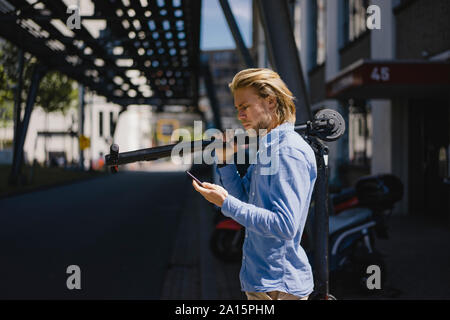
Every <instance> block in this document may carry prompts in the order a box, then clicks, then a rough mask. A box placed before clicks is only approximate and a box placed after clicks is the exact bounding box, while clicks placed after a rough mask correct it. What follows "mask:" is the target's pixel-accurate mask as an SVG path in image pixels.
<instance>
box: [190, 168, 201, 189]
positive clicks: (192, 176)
mask: <svg viewBox="0 0 450 320" xmlns="http://www.w3.org/2000/svg"><path fill="white" fill-rule="evenodd" d="M186 173H187V174H188V175H189V176H190V177H191V178H192V179H194V180H195V181H196V182H197V183H198V184H199V185H200V186H202V187H203V188H204V187H205V186H204V185H203V183H202V182H201V181H200V180H198V179H197V178H196V177H195V176H194V175H193V174H192V173H190V172H189V170H187V171H186Z"/></svg>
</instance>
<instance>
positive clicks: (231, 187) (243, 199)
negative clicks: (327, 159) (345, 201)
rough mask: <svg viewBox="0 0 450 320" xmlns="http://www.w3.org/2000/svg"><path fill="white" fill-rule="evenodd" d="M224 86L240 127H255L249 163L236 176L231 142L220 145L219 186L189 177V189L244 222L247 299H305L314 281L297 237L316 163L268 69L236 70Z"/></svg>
mask: <svg viewBox="0 0 450 320" xmlns="http://www.w3.org/2000/svg"><path fill="white" fill-rule="evenodd" d="M229 87H230V89H231V92H232V94H233V96H234V104H235V107H236V109H237V114H238V119H239V120H240V121H241V123H242V125H243V127H244V128H245V129H246V130H247V131H250V130H254V131H255V132H257V133H258V134H259V137H258V138H259V150H258V152H257V156H256V162H255V163H254V164H251V165H250V166H249V168H248V170H247V173H246V175H245V176H244V177H243V178H242V179H241V178H240V176H239V174H238V172H237V170H236V165H235V164H233V163H232V162H233V161H232V158H233V155H234V154H233V153H234V152H236V150H237V149H236V147H235V146H234V147H232V148H228V149H227V150H223V152H219V153H217V160H218V163H220V164H218V170H217V171H218V174H219V175H220V178H221V181H222V184H223V187H222V186H219V185H215V184H210V183H205V185H204V186H205V187H201V186H200V185H198V184H197V183H196V182H195V181H194V182H193V185H194V188H195V189H196V190H197V191H198V192H199V193H201V194H202V195H203V196H204V197H205V199H207V200H208V201H210V202H212V203H214V204H215V205H217V206H219V207H221V211H222V213H223V214H224V215H225V216H228V217H231V218H232V219H234V220H236V221H237V222H238V223H240V224H241V225H243V226H244V227H245V228H246V229H245V232H246V235H245V241H244V245H243V257H242V266H241V271H240V281H241V287H242V290H243V291H245V293H246V295H247V298H248V299H258V300H259V299H267V300H280V299H289V300H292V299H298V300H299V299H307V298H308V296H309V295H310V294H311V292H312V291H313V287H314V283H313V276H312V270H311V266H310V264H309V261H308V258H307V256H306V253H305V251H304V250H303V248H302V247H301V244H300V241H301V238H302V233H303V229H304V226H305V222H306V218H307V215H308V209H309V204H310V201H311V196H312V193H313V189H314V183H315V180H316V177H317V167H316V161H315V156H314V152H313V150H312V149H311V147H310V146H309V145H308V144H307V143H306V142H305V141H304V140H303V138H302V137H301V136H300V135H299V134H297V133H296V132H295V131H294V123H295V105H294V101H293V99H294V97H293V96H292V93H291V91H290V90H289V89H288V88H287V86H286V84H285V83H284V82H283V81H282V79H281V78H280V76H279V75H278V74H277V73H276V72H274V71H272V70H270V69H260V68H258V69H253V68H252V69H246V70H242V71H240V72H239V73H237V74H236V75H235V77H234V78H233V81H232V82H231V83H230V84H229ZM262 155H266V156H267V155H269V158H268V159H269V160H270V161H269V162H270V163H268V162H267V161H262V160H261V159H262ZM266 158H267V157H266ZM273 163H276V166H274V165H273ZM268 167H271V168H275V169H276V170H267V168H268Z"/></svg>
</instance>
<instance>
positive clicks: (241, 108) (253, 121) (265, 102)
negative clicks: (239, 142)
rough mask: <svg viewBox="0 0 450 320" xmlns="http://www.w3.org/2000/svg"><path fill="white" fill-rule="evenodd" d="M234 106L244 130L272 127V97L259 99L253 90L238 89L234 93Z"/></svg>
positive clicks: (273, 103)
mask: <svg viewBox="0 0 450 320" xmlns="http://www.w3.org/2000/svg"><path fill="white" fill-rule="evenodd" d="M234 105H235V107H236V109H237V112H238V119H239V121H241V123H242V125H243V126H244V128H245V130H249V129H254V130H256V132H258V130H259V129H267V130H268V131H270V130H271V129H272V128H273V127H274V120H273V113H274V110H275V99H274V98H273V97H267V98H261V97H260V96H258V95H257V94H256V91H255V89H253V88H251V87H248V88H240V89H237V90H235V92H234Z"/></svg>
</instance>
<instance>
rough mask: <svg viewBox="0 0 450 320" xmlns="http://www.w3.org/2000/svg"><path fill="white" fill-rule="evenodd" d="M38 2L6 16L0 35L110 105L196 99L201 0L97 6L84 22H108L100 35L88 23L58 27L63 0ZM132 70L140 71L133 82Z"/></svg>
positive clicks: (20, 4)
mask: <svg viewBox="0 0 450 320" xmlns="http://www.w3.org/2000/svg"><path fill="white" fill-rule="evenodd" d="M11 3H12V2H11ZM37 3H38V2H35V3H33V4H29V3H28V2H27V1H26V0H17V1H14V3H13V5H11V7H14V6H15V7H14V9H13V10H9V11H8V12H2V13H0V36H2V37H4V38H5V39H7V40H9V41H11V42H13V43H14V44H15V45H17V46H18V47H20V48H23V49H24V50H26V51H27V52H30V53H31V54H33V55H34V56H36V57H37V58H38V59H39V60H40V61H41V62H42V63H44V64H46V65H48V67H49V68H52V69H55V70H59V71H61V72H63V73H65V74H67V75H68V76H69V77H71V78H73V79H75V80H77V81H78V82H80V83H81V84H83V85H85V86H86V87H88V88H89V89H91V90H93V91H95V92H97V94H99V95H103V96H105V97H106V98H107V100H109V101H113V100H115V99H120V100H122V101H126V102H130V101H131V103H132V104H138V103H140V102H141V101H149V99H148V98H152V99H157V100H159V101H174V102H175V104H177V105H179V104H182V103H185V102H187V101H189V102H190V103H191V102H192V101H193V102H194V103H196V102H197V100H198V92H197V91H198V72H197V70H198V66H199V65H198V60H199V51H200V48H199V36H200V11H201V1H199V0H179V1H163V2H160V1H158V2H157V1H148V5H147V6H146V7H142V4H141V2H140V1H130V2H129V4H128V5H127V6H126V5H125V4H124V3H123V2H122V1H112V0H98V1H95V2H93V3H94V6H95V11H94V14H93V15H92V16H82V17H81V20H99V19H103V20H105V21H106V28H105V29H104V30H103V31H102V32H101V34H100V37H98V38H97V37H93V36H92V34H91V33H90V32H89V31H88V30H87V29H86V27H85V25H83V24H81V28H80V29H73V30H71V31H70V32H72V36H68V35H67V34H64V33H63V32H62V31H61V30H60V29H59V28H56V27H55V25H53V23H52V22H53V21H54V20H59V21H60V22H63V24H64V22H65V21H66V20H67V18H68V17H69V16H70V14H67V13H66V12H67V6H66V5H65V3H64V2H63V0H43V1H39V6H40V7H38V6H36V4H37ZM115 48H120V49H121V50H122V51H123V52H122V53H121V54H119V55H117V54H115V52H113V51H114V50H113V49H115ZM69 60H70V61H69ZM126 60H128V61H126ZM129 61H131V63H129ZM124 62H125V63H124ZM129 70H138V71H139V74H138V75H135V76H134V79H133V77H130V76H128V75H127V74H128V73H127V72H128V71H129ZM138 77H139V78H141V79H140V81H139V82H136V81H134V80H136V78H138ZM117 79H118V80H120V81H119V82H118V81H115V80H117ZM142 79H145V80H144V82H143V81H142Z"/></svg>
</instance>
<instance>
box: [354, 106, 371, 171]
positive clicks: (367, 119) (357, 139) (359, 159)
mask: <svg viewBox="0 0 450 320" xmlns="http://www.w3.org/2000/svg"><path fill="white" fill-rule="evenodd" d="M371 116H372V114H371V108H370V106H369V105H368V104H367V103H366V101H361V100H360V101H358V100H356V101H354V100H351V101H350V109H349V118H348V127H349V135H348V136H349V159H350V163H352V164H354V165H361V166H366V167H367V166H369V165H370V159H371V157H372V145H371V141H372V126H371V123H372V120H371V119H372V117H371Z"/></svg>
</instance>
